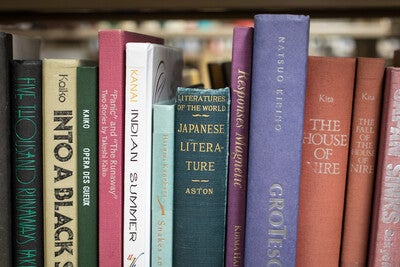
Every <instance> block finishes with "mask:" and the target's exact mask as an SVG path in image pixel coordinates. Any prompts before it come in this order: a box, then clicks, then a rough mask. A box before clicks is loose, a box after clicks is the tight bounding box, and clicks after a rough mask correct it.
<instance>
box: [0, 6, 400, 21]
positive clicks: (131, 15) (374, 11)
mask: <svg viewBox="0 0 400 267" xmlns="http://www.w3.org/2000/svg"><path fill="white" fill-rule="evenodd" d="M261 13H291V14H305V15H310V16H311V17H313V18H374V17H375V18H378V17H399V14H400V7H395V8H393V7H378V8H376V7H375V8H336V9H333V8H329V9H310V8H307V9H294V8H286V9H280V8H269V9H257V10H254V9H246V8H241V9H214V10H109V11H101V10H78V11H74V12H59V11H47V12H46V11H43V12H35V11H32V10H17V11H12V10H7V11H4V10H0V22H1V23H13V22H21V21H66V20H67V21H82V20H85V21H100V20H127V19H130V20H132V19H134V20H139V21H140V20H148V19H158V20H162V19H242V18H252V17H254V15H256V14H261Z"/></svg>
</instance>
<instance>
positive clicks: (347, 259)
mask: <svg viewBox="0 0 400 267" xmlns="http://www.w3.org/2000/svg"><path fill="white" fill-rule="evenodd" d="M384 71H385V60H384V59H381V58H358V59H357V70H356V85H355V95H354V104H353V118H352V127H351V138H350V140H351V143H350V154H349V166H348V170H347V186H346V202H345V214H344V224H343V236H342V251H341V260H340V266H342V267H358V266H359V267H362V266H366V264H367V251H368V239H369V229H370V216H371V202H372V194H373V186H374V180H375V163H376V156H377V155H376V154H377V145H378V133H379V124H380V109H381V100H382V91H383V90H382V88H383V77H384Z"/></svg>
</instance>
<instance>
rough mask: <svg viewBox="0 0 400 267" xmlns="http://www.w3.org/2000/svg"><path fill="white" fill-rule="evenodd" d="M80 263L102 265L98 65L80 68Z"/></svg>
mask: <svg viewBox="0 0 400 267" xmlns="http://www.w3.org/2000/svg"><path fill="white" fill-rule="evenodd" d="M77 95H78V97H77V108H78V129H77V133H78V140H77V146H78V203H79V205H78V264H79V266H85V267H92V266H93V267H95V266H98V234H97V233H98V215H97V210H98V209H97V207H98V201H97V198H98V193H97V192H98V185H97V183H98V175H97V171H98V167H97V166H98V165H97V162H98V161H97V156H98V151H97V142H98V140H97V118H98V116H97V101H98V97H97V95H98V68H97V66H80V67H78V68H77Z"/></svg>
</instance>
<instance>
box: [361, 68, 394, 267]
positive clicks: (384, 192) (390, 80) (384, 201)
mask: <svg viewBox="0 0 400 267" xmlns="http://www.w3.org/2000/svg"><path fill="white" fill-rule="evenodd" d="M385 79H386V80H385V89H384V90H385V91H384V97H383V107H382V123H381V130H380V140H379V152H378V161H377V164H378V165H377V172H376V182H375V187H374V192H375V195H374V201H373V213H372V226H371V236H370V247H369V254H368V256H369V258H368V266H370V267H373V266H400V250H399V247H400V224H399V222H400V209H399V207H400V194H399V193H400V142H399V141H400V116H399V114H400V68H398V67H397V68H395V67H388V68H387V69H386V78H385Z"/></svg>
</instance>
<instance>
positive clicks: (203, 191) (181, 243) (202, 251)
mask: <svg viewBox="0 0 400 267" xmlns="http://www.w3.org/2000/svg"><path fill="white" fill-rule="evenodd" d="M229 112H230V93H229V88H227V87H226V88H221V89H198V88H182V87H181V88H178V94H177V100H176V103H175V166H174V168H175V171H174V172H175V177H174V219H173V220H174V228H173V235H174V240H173V266H174V267H186V266H223V264H224V255H225V226H226V202H227V199H226V198H227V196H226V194H227V176H228V150H229Z"/></svg>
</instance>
